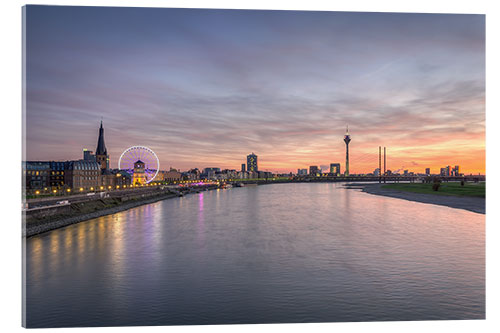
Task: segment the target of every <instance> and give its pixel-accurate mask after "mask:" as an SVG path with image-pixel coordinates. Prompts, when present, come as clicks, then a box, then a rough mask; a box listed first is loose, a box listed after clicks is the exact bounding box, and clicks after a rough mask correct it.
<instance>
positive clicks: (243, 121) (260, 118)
mask: <svg viewBox="0 0 500 333" xmlns="http://www.w3.org/2000/svg"><path fill="white" fill-rule="evenodd" d="M75 8H78V11H75ZM75 8H71V7H43V6H29V7H28V9H27V15H28V18H29V20H28V21H27V22H28V24H27V47H28V48H29V49H30V52H29V53H28V54H27V63H26V64H27V82H26V83H27V119H26V122H27V124H26V125H27V126H26V147H27V151H26V153H27V154H26V159H27V160H71V159H76V158H81V154H82V149H83V148H87V149H89V150H95V147H96V142H95V138H96V129H97V126H98V124H97V123H96V121H98V120H99V119H101V117H103V121H104V127H105V129H106V135H105V140H106V146H107V149H108V154H109V155H110V167H111V168H116V167H117V163H118V158H119V156H120V154H121V153H122V152H123V151H124V150H125V149H126V148H128V147H130V146H134V145H144V146H147V147H150V148H151V149H153V150H154V151H155V152H156V153H157V154H158V156H159V158H160V164H161V165H162V166H165V167H166V168H167V169H168V167H169V166H173V167H176V168H180V169H190V168H194V167H198V168H200V169H201V168H203V167H207V166H211V165H213V166H220V167H221V168H228V169H238V168H239V167H238V166H239V165H241V163H243V162H244V161H245V156H246V155H248V154H249V153H250V152H252V151H253V152H255V153H256V155H258V156H259V169H262V170H269V171H273V172H290V171H291V172H294V173H295V172H296V170H297V169H298V168H309V166H311V165H318V166H329V165H330V163H341V166H342V171H343V170H344V167H345V165H344V160H345V144H344V142H343V141H342V137H343V135H344V132H345V126H346V125H347V124H348V125H349V131H350V134H351V137H352V142H351V143H350V152H349V154H350V172H351V173H369V172H372V171H373V170H374V169H375V168H376V167H377V164H378V161H377V150H378V146H384V147H387V156H388V159H387V168H388V169H391V170H396V169H401V168H402V167H404V168H406V169H410V170H412V171H421V172H423V170H424V169H425V168H431V170H432V171H433V172H436V173H437V171H438V170H439V169H440V168H442V167H443V166H446V165H455V164H459V165H460V166H461V169H462V170H463V171H464V172H466V173H482V174H484V169H485V140H484V132H485V126H484V121H485V112H484V75H485V74H484V16H482V15H448V14H447V15H442V14H394V13H391V14H389V13H338V12H291V11H271V12H269V11H240V10H231V11H228V10H226V11H224V10H182V9H175V10H174V9H155V10H148V9H141V8H102V7H101V8H92V7H88V8H85V9H82V8H81V7H75ZM74 13H77V14H78V15H72V14H74ZM111 17H112V19H111ZM131 22H132V23H131ZM146 22H148V24H146ZM228 26H231V29H228V28H227V27H228ZM62 27H64V29H63V28H62ZM68 37H71V38H68ZM451 60H452V61H451ZM361 93H362V95H360V94H361ZM96 119H97V120H96ZM370 156H373V157H374V158H373V159H372V158H371V157H370Z"/></svg>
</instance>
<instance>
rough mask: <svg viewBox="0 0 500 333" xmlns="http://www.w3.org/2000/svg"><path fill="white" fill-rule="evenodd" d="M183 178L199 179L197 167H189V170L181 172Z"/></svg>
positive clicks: (199, 173)
mask: <svg viewBox="0 0 500 333" xmlns="http://www.w3.org/2000/svg"><path fill="white" fill-rule="evenodd" d="M181 174H182V179H183V180H198V179H201V172H200V170H198V168H194V169H191V170H189V171H185V172H182V173H181Z"/></svg>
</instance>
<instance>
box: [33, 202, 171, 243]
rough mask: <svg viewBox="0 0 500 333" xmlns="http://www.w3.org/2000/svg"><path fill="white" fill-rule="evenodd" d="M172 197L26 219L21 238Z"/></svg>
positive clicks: (105, 204) (107, 204)
mask: <svg viewBox="0 0 500 333" xmlns="http://www.w3.org/2000/svg"><path fill="white" fill-rule="evenodd" d="M174 197H177V195H176V194H173V193H166V194H162V195H159V196H155V197H152V198H147V199H143V200H133V201H129V202H125V203H121V204H117V205H113V204H112V203H110V202H106V201H102V202H101V205H100V206H101V207H97V209H98V210H96V211H93V212H87V213H81V212H78V211H75V212H74V213H73V214H71V215H69V216H58V217H55V218H50V219H41V220H35V221H29V222H27V221H26V219H24V223H23V236H26V237H30V236H34V235H38V234H41V233H44V232H47V231H51V230H55V229H59V228H63V227H66V226H68V225H72V224H75V223H79V222H83V221H86V220H91V219H95V218H98V217H101V216H105V215H110V214H115V213H119V212H122V211H124V210H127V209H131V208H135V207H138V206H142V205H146V204H151V203H154V202H157V201H160V200H166V199H170V198H174ZM107 206H111V207H107Z"/></svg>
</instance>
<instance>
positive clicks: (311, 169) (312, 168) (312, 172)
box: [309, 165, 319, 176]
mask: <svg viewBox="0 0 500 333" xmlns="http://www.w3.org/2000/svg"><path fill="white" fill-rule="evenodd" d="M309 175H310V176H318V175H319V168H318V166H316V165H311V166H310V167H309Z"/></svg>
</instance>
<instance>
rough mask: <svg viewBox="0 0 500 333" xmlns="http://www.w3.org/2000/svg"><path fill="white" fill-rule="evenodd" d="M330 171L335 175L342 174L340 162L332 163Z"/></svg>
mask: <svg viewBox="0 0 500 333" xmlns="http://www.w3.org/2000/svg"><path fill="white" fill-rule="evenodd" d="M330 173H331V174H332V175H334V176H340V163H330Z"/></svg>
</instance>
